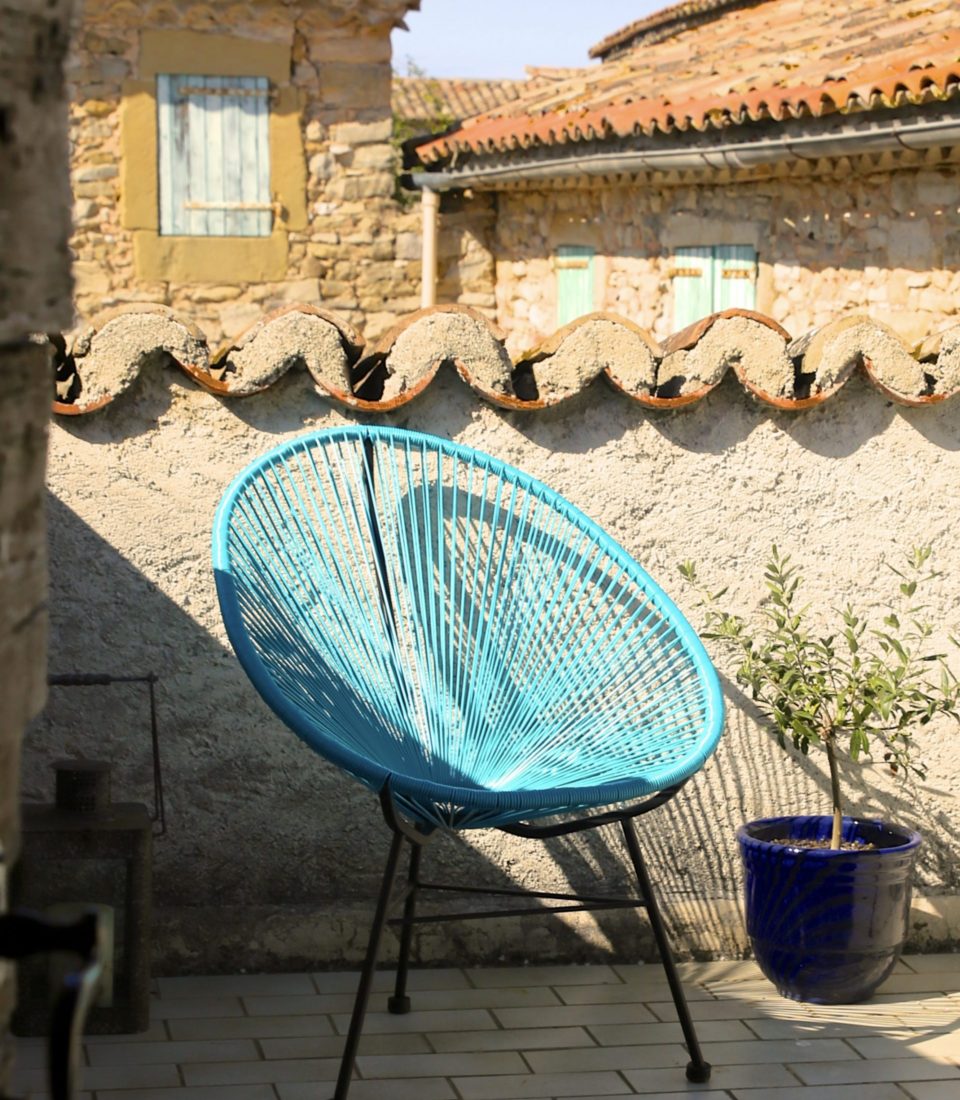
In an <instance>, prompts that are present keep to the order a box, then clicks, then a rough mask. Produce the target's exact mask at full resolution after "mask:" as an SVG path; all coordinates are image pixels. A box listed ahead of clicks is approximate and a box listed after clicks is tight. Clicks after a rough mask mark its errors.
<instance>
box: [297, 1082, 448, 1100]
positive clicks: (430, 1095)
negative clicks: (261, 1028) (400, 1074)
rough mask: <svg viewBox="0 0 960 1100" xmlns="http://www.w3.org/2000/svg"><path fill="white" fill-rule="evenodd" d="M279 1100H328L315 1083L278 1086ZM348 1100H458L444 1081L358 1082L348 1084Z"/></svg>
mask: <svg viewBox="0 0 960 1100" xmlns="http://www.w3.org/2000/svg"><path fill="white" fill-rule="evenodd" d="M277 1094H278V1095H279V1097H280V1100H327V1097H326V1094H325V1093H321V1092H320V1091H319V1090H318V1089H317V1086H316V1083H310V1084H308V1083H303V1084H290V1085H287V1084H283V1083H281V1084H279V1085H277ZM350 1100H458V1097H457V1094H456V1093H455V1092H454V1091H453V1086H452V1085H451V1084H450V1082H449V1081H447V1080H446V1079H445V1078H443V1077H408V1078H406V1079H405V1080H403V1081H389V1082H386V1081H357V1080H356V1079H355V1080H354V1081H352V1082H351V1084H350Z"/></svg>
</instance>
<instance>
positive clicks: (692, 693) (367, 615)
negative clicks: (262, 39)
mask: <svg viewBox="0 0 960 1100" xmlns="http://www.w3.org/2000/svg"><path fill="white" fill-rule="evenodd" d="M214 566H215V570H216V581H217V590H218V594H219V597H220V603H221V609H222V612H223V617H224V622H225V624H226V627H227V632H228V634H229V636H230V640H231V642H232V644H233V646H234V649H235V650H236V652H237V655H238V657H239V659H240V661H241V663H242V665H243V667H244V668H245V670H246V672H247V673H248V675H249V676H250V678H251V680H252V681H253V683H254V685H255V686H256V687H257V689H258V690H259V691H260V693H261V694H262V695H263V697H264V698H265V699H266V701H267V702H268V703H269V704H270V706H271V707H272V708H273V709H274V710H275V711H276V713H277V714H278V715H279V716H280V717H281V718H282V719H283V721H284V722H285V723H286V724H287V725H289V726H290V727H291V728H292V729H293V730H294V731H295V732H296V733H297V734H298V735H299V736H301V737H302V738H303V739H304V740H305V741H307V743H308V744H310V745H311V746H312V747H313V748H314V749H316V750H317V751H318V752H319V753H321V754H322V755H323V756H325V757H326V758H327V759H329V760H331V761H332V762H334V763H335V764H337V765H339V766H340V767H342V768H344V769H345V770H347V771H348V772H350V773H351V774H353V775H355V776H356V777H357V778H359V779H360V780H361V781H363V782H364V783H366V784H367V785H368V786H370V787H372V788H374V789H379V788H380V787H381V786H382V785H383V783H384V782H385V781H386V780H387V779H388V778H389V780H390V783H391V789H392V790H393V792H394V793H395V794H396V795H397V796H398V797H399V798H400V800H401V801H402V803H403V805H404V806H405V808H406V809H407V810H408V812H410V813H411V814H413V815H414V816H415V817H417V818H418V819H419V820H421V821H424V822H430V823H432V824H438V825H444V826H448V827H466V826H478V827H479V826H484V825H491V824H498V823H504V822H507V821H512V820H517V819H520V818H529V817H536V816H543V815H546V814H554V813H559V812H563V811H566V810H571V809H581V808H583V807H588V806H601V805H609V804H611V803H613V802H619V801H623V800H626V799H629V798H634V797H639V796H641V795H646V794H649V793H652V792H654V791H657V790H662V789H663V788H665V787H668V786H672V785H674V784H676V783H678V782H681V781H682V780H683V779H686V778H687V777H688V776H689V775H691V774H693V773H694V772H695V771H696V770H697V769H698V768H699V767H700V766H701V765H702V764H703V762H704V761H705V760H706V758H707V757H708V756H709V754H710V753H711V752H712V751H713V749H714V747H715V745H716V743H717V740H718V738H719V735H720V730H721V727H722V721H723V707H722V701H721V695H720V690H719V685H718V682H717V678H716V674H715V672H714V670H713V667H712V665H711V664H710V661H709V659H708V658H707V656H706V653H705V652H704V650H703V647H702V645H701V644H700V641H699V639H698V638H697V636H696V634H695V633H694V632H693V630H692V629H691V628H690V626H689V625H688V624H687V623H686V621H685V620H684V619H683V617H682V616H681V615H680V613H679V612H678V611H677V609H676V607H675V606H674V605H673V603H672V602H671V601H670V600H669V598H668V597H667V596H666V595H665V594H664V593H663V592H662V591H661V590H660V588H659V587H658V586H657V585H656V584H655V583H654V582H653V581H652V580H651V579H650V577H649V576H648V575H647V574H646V573H645V572H644V571H643V569H641V568H640V566H639V565H637V563H636V562H634V561H633V560H632V559H631V558H630V557H629V556H628V555H627V554H626V553H625V552H624V551H623V550H622V549H621V548H620V547H619V546H618V545H617V544H616V543H614V542H613V540H611V539H610V538H609V537H608V536H607V535H606V534H604V532H603V531H601V530H600V528H599V527H597V526H596V524H594V523H593V522H591V521H590V520H589V519H587V518H586V516H584V515H583V514H582V513H581V512H579V511H578V510H577V509H576V508H574V507H573V506H572V505H570V504H569V503H567V502H566V501H565V500H563V498H561V497H560V496H558V495H557V494H556V493H554V492H553V491H552V490H550V489H548V488H547V487H546V486H544V485H542V484H541V483H540V482H537V481H536V480H534V479H533V478H530V477H528V476H526V475H525V474H523V473H521V472H520V471H518V470H516V469H514V468H512V467H510V466H507V465H506V464H504V463H502V462H499V461H498V460H496V459H494V458H491V457H489V456H488V455H484V454H482V453H480V452H477V451H473V450H471V449H469V448H466V447H463V446H459V445H456V444H453V443H451V442H449V441H447V440H442V439H436V438H432V437H430V436H426V435H422V434H419V433H414V432H407V431H401V430H399V429H392V428H377V427H358V426H352V427H345V428H337V429H333V430H329V431H323V432H317V433H314V434H311V435H307V436H304V437H301V438H299V439H295V440H293V441H291V442H289V443H285V444H283V445H281V446H279V447H276V448H274V449H273V450H272V451H270V452H269V453H267V454H266V455H264V456H262V457H261V458H259V459H257V460H256V461H255V462H254V463H253V464H252V465H251V466H249V467H248V468H247V469H246V470H245V471H244V472H243V473H242V474H241V475H240V476H239V477H238V478H237V479H236V481H235V482H234V483H233V485H232V486H231V487H230V488H229V489H228V491H227V493H226V494H225V495H224V498H223V500H222V501H221V504H220V508H219V509H218V512H217V517H216V520H215V530H214Z"/></svg>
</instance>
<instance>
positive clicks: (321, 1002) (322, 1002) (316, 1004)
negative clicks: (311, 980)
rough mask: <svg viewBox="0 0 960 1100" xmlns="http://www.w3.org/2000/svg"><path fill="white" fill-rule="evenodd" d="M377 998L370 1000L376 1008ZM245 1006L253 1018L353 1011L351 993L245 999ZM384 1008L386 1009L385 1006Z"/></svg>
mask: <svg viewBox="0 0 960 1100" xmlns="http://www.w3.org/2000/svg"><path fill="white" fill-rule="evenodd" d="M377 1000H378V998H377V996H376V994H374V996H373V997H371V998H370V1006H371V1008H372V1007H375V1006H376V1003H377ZM243 1006H244V1008H245V1009H246V1011H247V1013H248V1014H249V1015H251V1016H324V1015H326V1014H327V1013H331V1012H346V1013H348V1014H349V1013H350V1012H352V1011H353V995H352V994H350V993H323V994H320V993H311V994H310V995H309V996H307V997H301V996H296V997H244V998H243ZM383 1007H386V1006H385V1005H384V1006H383Z"/></svg>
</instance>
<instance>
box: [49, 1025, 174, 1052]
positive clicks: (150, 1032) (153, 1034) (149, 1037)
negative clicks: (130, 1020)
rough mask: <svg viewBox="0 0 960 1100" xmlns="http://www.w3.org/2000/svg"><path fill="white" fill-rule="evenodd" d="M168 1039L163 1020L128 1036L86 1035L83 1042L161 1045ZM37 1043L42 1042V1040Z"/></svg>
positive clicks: (97, 1044) (96, 1044)
mask: <svg viewBox="0 0 960 1100" xmlns="http://www.w3.org/2000/svg"><path fill="white" fill-rule="evenodd" d="M169 1038H170V1036H169V1035H168V1034H167V1028H166V1025H165V1024H164V1022H163V1020H162V1019H155V1020H153V1021H152V1022H151V1024H150V1026H149V1027H148V1028H147V1030H146V1031H134V1032H131V1033H130V1034H129V1035H87V1036H85V1037H84V1040H83V1041H84V1042H85V1043H92V1044H93V1045H94V1046H99V1045H101V1044H103V1043H106V1044H111V1043H162V1042H165V1041H166V1040H167V1039H169ZM38 1041H39V1042H43V1040H38Z"/></svg>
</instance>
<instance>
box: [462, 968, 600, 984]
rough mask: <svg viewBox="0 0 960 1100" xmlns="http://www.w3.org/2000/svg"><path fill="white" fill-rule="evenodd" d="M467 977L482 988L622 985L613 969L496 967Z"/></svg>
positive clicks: (473, 972) (468, 972) (476, 971)
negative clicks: (609, 983) (608, 983)
mask: <svg viewBox="0 0 960 1100" xmlns="http://www.w3.org/2000/svg"><path fill="white" fill-rule="evenodd" d="M466 975H467V977H468V978H469V980H470V982H471V984H472V985H474V986H476V987H477V988H478V989H491V988H499V989H505V988H507V987H509V986H518V985H520V986H539V985H602V984H604V983H605V982H615V983H617V984H621V979H620V977H619V976H618V975H617V973H616V972H615V971H614V969H613V967H611V966H504V967H498V966H492V967H488V968H485V969H474V968H471V969H468V970H467V971H466Z"/></svg>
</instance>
